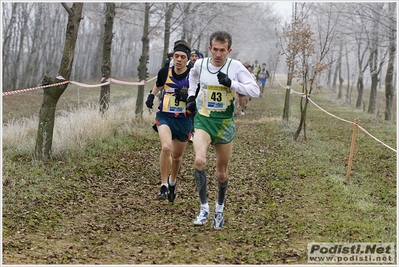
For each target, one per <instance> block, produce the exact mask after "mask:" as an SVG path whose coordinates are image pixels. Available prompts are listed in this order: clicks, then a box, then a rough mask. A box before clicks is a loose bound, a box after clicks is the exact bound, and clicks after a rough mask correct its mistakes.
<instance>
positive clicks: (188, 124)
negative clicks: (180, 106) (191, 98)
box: [155, 111, 193, 142]
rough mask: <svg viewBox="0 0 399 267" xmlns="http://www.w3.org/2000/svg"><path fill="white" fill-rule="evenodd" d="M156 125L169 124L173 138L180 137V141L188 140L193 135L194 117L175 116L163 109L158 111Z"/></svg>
mask: <svg viewBox="0 0 399 267" xmlns="http://www.w3.org/2000/svg"><path fill="white" fill-rule="evenodd" d="M155 123H156V125H158V126H159V125H164V124H166V125H168V126H169V128H170V131H171V132H172V140H174V139H178V140H179V141H180V142H188V140H190V137H191V131H192V129H193V119H192V118H191V117H188V118H184V119H181V118H173V117H170V116H168V115H166V114H164V113H163V112H161V111H157V114H156V117H155Z"/></svg>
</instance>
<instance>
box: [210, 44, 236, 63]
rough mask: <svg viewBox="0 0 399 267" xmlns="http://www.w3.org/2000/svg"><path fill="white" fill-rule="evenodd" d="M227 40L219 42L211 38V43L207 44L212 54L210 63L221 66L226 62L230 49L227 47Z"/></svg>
mask: <svg viewBox="0 0 399 267" xmlns="http://www.w3.org/2000/svg"><path fill="white" fill-rule="evenodd" d="M228 45H229V44H228V42H224V43H220V42H218V41H216V40H215V39H214V40H212V45H211V46H209V51H210V52H211V54H212V64H213V65H214V66H216V67H221V66H223V64H224V63H225V62H226V58H227V55H228V54H230V52H231V51H232V49H231V48H230V49H229V48H228Z"/></svg>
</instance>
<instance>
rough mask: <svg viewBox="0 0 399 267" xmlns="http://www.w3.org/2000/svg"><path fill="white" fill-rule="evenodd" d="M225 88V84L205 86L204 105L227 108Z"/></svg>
mask: <svg viewBox="0 0 399 267" xmlns="http://www.w3.org/2000/svg"><path fill="white" fill-rule="evenodd" d="M227 90H230V89H229V88H228V87H225V86H207V89H203V103H204V107H205V108H207V109H213V110H225V109H226V108H227Z"/></svg>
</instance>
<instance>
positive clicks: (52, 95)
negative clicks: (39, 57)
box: [35, 3, 83, 159]
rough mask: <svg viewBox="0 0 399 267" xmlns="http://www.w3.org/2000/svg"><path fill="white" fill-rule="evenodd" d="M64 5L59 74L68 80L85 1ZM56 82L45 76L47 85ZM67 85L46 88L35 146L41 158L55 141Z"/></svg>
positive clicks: (47, 152)
mask: <svg viewBox="0 0 399 267" xmlns="http://www.w3.org/2000/svg"><path fill="white" fill-rule="evenodd" d="M62 5H63V6H64V8H65V9H66V10H67V12H68V14H69V16H68V24H67V28H66V38H65V47H64V52H63V55H62V60H61V66H60V70H59V74H60V75H61V76H62V77H64V78H65V79H66V80H69V78H70V75H71V70H72V63H73V58H74V53H75V44H76V39H77V37H78V31H79V24H80V20H81V19H82V9H83V3H73V5H72V8H69V7H68V6H67V5H66V4H65V3H62ZM55 82H56V81H55V79H51V78H49V77H47V76H45V77H44V78H43V82H42V84H43V85H46V84H52V83H55ZM67 87H68V84H63V85H59V86H55V87H50V88H47V89H44V95H43V103H42V107H41V108H40V113H39V127H38V131H37V139H36V146H35V155H36V157H37V158H39V159H46V158H48V157H50V154H51V147H52V143H53V131H54V120H55V110H56V106H57V102H58V100H59V98H60V96H61V95H62V94H63V93H64V91H65V89H66V88H67Z"/></svg>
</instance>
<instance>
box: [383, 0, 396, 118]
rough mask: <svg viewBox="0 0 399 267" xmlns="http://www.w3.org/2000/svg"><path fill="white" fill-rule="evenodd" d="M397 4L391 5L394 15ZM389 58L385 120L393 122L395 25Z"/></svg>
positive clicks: (390, 41)
mask: <svg viewBox="0 0 399 267" xmlns="http://www.w3.org/2000/svg"><path fill="white" fill-rule="evenodd" d="M395 7H396V4H395V3H389V10H391V11H392V13H394V12H395V10H396V8H395ZM388 53H389V58H388V67H387V74H386V76H385V120H388V121H390V120H392V105H393V98H394V93H395V88H394V75H395V70H394V62H395V55H396V25H395V24H394V23H393V25H392V27H391V34H390V36H389V52H388Z"/></svg>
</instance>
